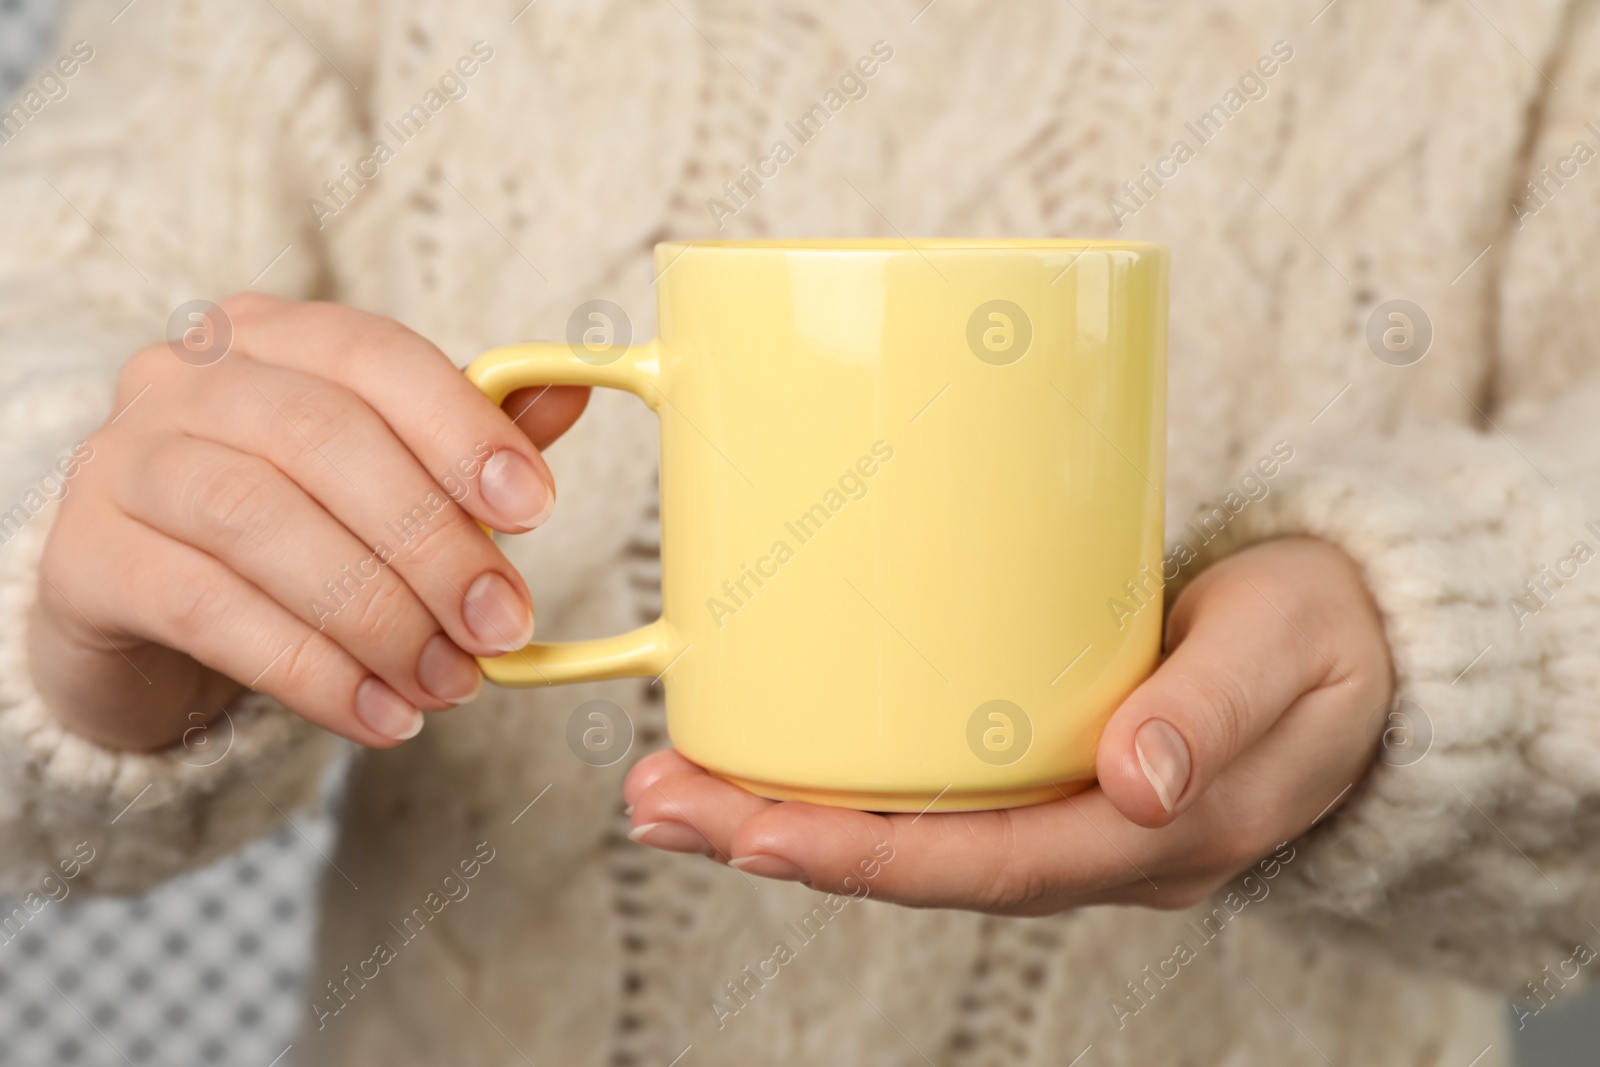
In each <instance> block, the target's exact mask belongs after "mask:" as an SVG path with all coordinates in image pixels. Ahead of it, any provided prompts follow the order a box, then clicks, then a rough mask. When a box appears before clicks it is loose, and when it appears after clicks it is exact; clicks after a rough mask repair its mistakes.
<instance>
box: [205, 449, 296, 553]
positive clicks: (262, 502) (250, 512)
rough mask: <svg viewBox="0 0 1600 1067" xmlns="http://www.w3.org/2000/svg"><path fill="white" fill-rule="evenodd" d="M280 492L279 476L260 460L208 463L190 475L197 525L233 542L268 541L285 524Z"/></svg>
mask: <svg viewBox="0 0 1600 1067" xmlns="http://www.w3.org/2000/svg"><path fill="white" fill-rule="evenodd" d="M280 489H281V486H280V484H279V476H278V475H277V474H276V473H275V472H274V471H273V470H272V469H271V468H270V467H268V466H267V465H266V464H265V463H262V462H260V461H257V460H252V459H247V458H240V459H237V460H225V461H218V462H213V463H206V464H202V465H201V466H199V467H198V468H197V469H195V470H194V471H193V472H192V473H191V474H190V476H189V484H188V488H187V497H188V501H187V509H188V512H189V514H190V515H192V516H193V517H194V519H195V521H196V522H198V523H199V524H201V525H202V526H203V527H205V528H206V529H208V530H210V531H211V532H213V533H215V534H219V535H222V536H223V537H225V538H226V539H228V540H230V541H233V542H243V541H249V540H250V539H252V538H267V537H271V536H273V535H274V534H275V533H276V532H277V531H278V530H279V529H281V526H282V523H283V521H284V518H283V516H284V511H285V509H284V508H283V507H281V506H280V504H281V499H280V498H281V495H282V494H281V493H280V492H279V490H280Z"/></svg>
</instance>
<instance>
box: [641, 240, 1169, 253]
mask: <svg viewBox="0 0 1600 1067" xmlns="http://www.w3.org/2000/svg"><path fill="white" fill-rule="evenodd" d="M680 248H681V249H683V250H684V251H688V250H689V249H697V250H704V251H708V252H796V253H806V252H879V253H901V254H904V253H908V252H909V253H912V254H915V255H925V254H927V253H930V252H932V253H950V252H983V251H989V252H1088V251H1121V252H1157V253H1165V252H1167V251H1168V249H1167V246H1166V245H1163V244H1159V243H1157V242H1154V241H1123V240H1117V239H1114V238H1082V239H1077V238H1065V237H1014V238H1013V237H921V238H916V239H912V238H908V237H756V238H708V239H690V240H682V241H662V242H660V243H659V244H657V245H656V251H657V252H660V251H662V250H664V249H666V250H676V249H680ZM679 254H680V255H681V254H682V253H679Z"/></svg>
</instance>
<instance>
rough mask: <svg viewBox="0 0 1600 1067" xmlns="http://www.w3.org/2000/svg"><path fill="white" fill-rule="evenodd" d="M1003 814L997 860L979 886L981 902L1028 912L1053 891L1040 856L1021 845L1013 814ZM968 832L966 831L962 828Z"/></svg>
mask: <svg viewBox="0 0 1600 1067" xmlns="http://www.w3.org/2000/svg"><path fill="white" fill-rule="evenodd" d="M998 814H999V815H1000V816H1001V825H1000V834H999V836H998V840H997V841H996V843H995V849H996V855H995V861H994V862H993V863H992V864H990V865H988V866H989V869H990V872H991V873H990V874H989V876H988V878H987V879H986V880H985V881H984V882H983V884H981V885H979V886H978V887H977V897H978V901H979V905H980V907H981V909H982V910H985V911H997V912H1026V911H1029V910H1031V909H1032V908H1033V907H1034V906H1035V905H1037V904H1038V903H1039V902H1040V901H1042V900H1044V899H1045V898H1046V897H1047V896H1048V895H1049V894H1050V891H1051V887H1050V884H1049V882H1048V880H1047V879H1046V878H1045V876H1044V873H1043V871H1042V869H1041V867H1040V864H1039V858H1038V857H1037V856H1031V855H1028V854H1026V853H1024V851H1023V850H1022V849H1021V848H1020V847H1019V845H1018V840H1017V834H1016V827H1015V824H1014V823H1013V822H1012V820H1011V817H1010V814H1009V813H1008V812H1005V811H1001V812H999V813H998ZM963 832H965V831H963Z"/></svg>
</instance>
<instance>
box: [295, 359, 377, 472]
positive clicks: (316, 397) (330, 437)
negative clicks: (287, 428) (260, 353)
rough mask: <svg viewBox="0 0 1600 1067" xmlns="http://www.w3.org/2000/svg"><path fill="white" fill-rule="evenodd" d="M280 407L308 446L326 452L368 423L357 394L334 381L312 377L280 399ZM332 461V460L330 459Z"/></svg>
mask: <svg viewBox="0 0 1600 1067" xmlns="http://www.w3.org/2000/svg"><path fill="white" fill-rule="evenodd" d="M278 410H279V411H281V412H282V413H283V417H284V418H285V419H287V420H288V421H289V424H290V425H291V426H293V427H294V429H295V430H296V431H297V432H296V434H295V438H296V440H297V441H298V442H299V443H300V444H302V445H303V446H304V447H305V448H306V449H307V450H309V451H312V452H316V453H319V454H322V455H326V454H327V452H328V451H329V450H331V449H333V448H334V447H335V446H337V445H338V443H339V442H340V441H341V440H343V439H344V438H345V437H346V435H348V434H351V433H359V432H360V431H361V430H362V429H363V428H364V427H365V425H366V420H364V419H363V418H362V410H361V405H360V404H359V403H358V402H357V401H356V399H355V397H354V396H352V395H351V394H350V393H348V392H346V391H345V390H344V389H342V388H340V387H339V386H337V385H334V384H333V383H332V382H328V381H324V380H320V379H318V380H313V381H311V382H309V383H306V384H304V385H301V386H299V387H297V388H295V389H294V390H293V391H292V392H291V393H289V395H288V396H286V397H284V398H283V399H281V400H279V401H278ZM329 462H333V461H332V459H331V458H330V459H329Z"/></svg>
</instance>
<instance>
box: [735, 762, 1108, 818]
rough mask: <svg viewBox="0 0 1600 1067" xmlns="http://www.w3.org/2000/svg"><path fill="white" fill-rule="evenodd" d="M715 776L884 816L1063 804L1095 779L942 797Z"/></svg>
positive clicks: (950, 792)
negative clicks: (1060, 802)
mask: <svg viewBox="0 0 1600 1067" xmlns="http://www.w3.org/2000/svg"><path fill="white" fill-rule="evenodd" d="M707 769H708V770H710V768H707ZM711 773H712V774H714V775H716V776H717V777H718V778H721V779H722V780H723V781H725V782H730V783H732V784H733V785H736V786H738V787H739V788H740V789H743V790H744V791H745V792H747V793H754V794H755V795H756V796H758V797H766V798H767V799H768V800H802V801H805V802H806V803H808V804H824V805H827V806H828V807H831V808H854V809H856V810H857V811H881V812H906V811H915V812H925V811H992V810H995V809H997V808H1025V807H1028V806H1030V805H1033V804H1047V803H1049V802H1050V801H1052V800H1061V799H1062V798H1064V797H1070V796H1072V795H1073V794H1074V793H1081V792H1083V791H1084V790H1085V789H1088V788H1089V787H1090V786H1091V785H1094V779H1093V778H1087V779H1077V780H1074V781H1066V782H1056V783H1054V784H1052V785H1034V786H1025V787H1023V788H1019V789H988V790H959V789H955V788H951V789H946V790H945V791H944V792H942V793H866V792H856V791H854V790H836V789H812V788H808V787H806V786H795V785H782V784H779V783H777V782H762V781H757V780H755V779H752V778H741V777H739V776H738V775H734V774H723V773H721V772H720V771H714V770H713V771H711Z"/></svg>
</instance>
